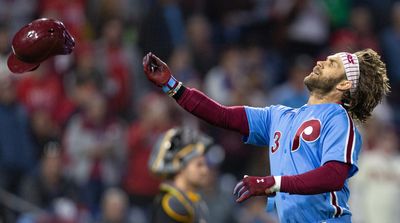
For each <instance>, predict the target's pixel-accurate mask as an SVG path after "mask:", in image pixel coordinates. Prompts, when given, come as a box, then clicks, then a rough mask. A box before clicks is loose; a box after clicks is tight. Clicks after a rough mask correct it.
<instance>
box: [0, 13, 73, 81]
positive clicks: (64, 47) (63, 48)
mask: <svg viewBox="0 0 400 223" xmlns="http://www.w3.org/2000/svg"><path fill="white" fill-rule="evenodd" d="M74 46H75V40H74V38H73V37H72V36H71V35H70V34H69V32H68V30H67V29H66V28H65V26H64V24H63V23H62V22H60V21H58V20H54V19H47V18H42V19H37V20H35V21H33V22H31V23H29V24H28V25H25V26H24V27H22V28H21V29H20V30H19V31H18V32H17V33H16V34H15V35H14V38H13V40H12V46H11V48H12V53H11V54H10V56H9V57H8V61H7V65H8V68H9V69H10V71H11V72H13V73H23V72H27V71H33V70H35V69H36V68H38V67H39V65H40V63H41V62H43V61H44V60H46V59H47V58H49V57H51V56H55V55H62V54H70V53H71V52H72V50H73V48H74Z"/></svg>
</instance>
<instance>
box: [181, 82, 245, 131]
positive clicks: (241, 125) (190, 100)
mask: <svg viewBox="0 0 400 223" xmlns="http://www.w3.org/2000/svg"><path fill="white" fill-rule="evenodd" d="M177 102H178V104H179V105H180V106H181V107H182V108H184V109H185V110H187V111H188V112H190V113H192V114H193V115H195V116H197V117H199V118H201V119H203V120H204V121H206V122H208V123H210V124H212V125H216V126H219V127H221V128H225V129H229V130H234V131H237V132H240V133H241V134H242V135H244V136H248V135H249V124H248V121H247V116H246V111H245V109H244V107H243V106H223V105H221V104H219V103H218V102H216V101H214V100H212V99H211V98H209V97H207V96H206V95H205V94H203V93H202V92H200V91H198V90H196V89H194V88H193V89H191V88H186V89H185V91H184V92H183V94H182V96H181V97H179V99H178V100H177Z"/></svg>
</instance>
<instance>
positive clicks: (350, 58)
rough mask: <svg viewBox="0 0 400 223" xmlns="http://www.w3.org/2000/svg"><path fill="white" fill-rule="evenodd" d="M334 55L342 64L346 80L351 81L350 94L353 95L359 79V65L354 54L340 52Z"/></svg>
mask: <svg viewBox="0 0 400 223" xmlns="http://www.w3.org/2000/svg"><path fill="white" fill-rule="evenodd" d="M336 55H338V56H339V58H340V59H341V60H342V62H343V66H344V71H345V73H346V77H347V80H349V81H351V88H350V94H353V93H354V92H355V91H356V88H357V86H358V80H359V79H360V65H359V63H358V58H357V56H356V55H355V54H351V53H347V52H341V53H338V54H336Z"/></svg>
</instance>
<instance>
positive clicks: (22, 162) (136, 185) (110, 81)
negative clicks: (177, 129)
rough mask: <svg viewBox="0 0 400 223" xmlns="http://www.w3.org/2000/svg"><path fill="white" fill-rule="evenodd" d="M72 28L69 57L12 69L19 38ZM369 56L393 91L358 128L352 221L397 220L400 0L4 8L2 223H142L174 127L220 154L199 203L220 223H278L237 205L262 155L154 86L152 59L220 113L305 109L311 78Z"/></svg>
mask: <svg viewBox="0 0 400 223" xmlns="http://www.w3.org/2000/svg"><path fill="white" fill-rule="evenodd" d="M41 17H48V18H55V19H59V20H61V21H63V22H64V24H65V25H66V27H67V28H68V29H69V31H70V32H71V34H72V35H73V36H74V37H75V40H76V47H75V50H74V53H73V54H72V55H70V56H57V57H55V58H53V59H51V60H49V61H47V62H45V63H43V64H42V65H41V66H40V68H39V69H37V70H35V71H33V72H31V73H26V74H10V72H9V71H8V68H7V65H6V61H7V57H8V55H9V53H10V51H11V47H10V42H11V38H12V36H13V34H14V33H15V32H16V31H17V30H18V29H19V28H20V27H21V26H23V25H25V24H27V23H29V22H30V21H32V20H33V19H36V18H41ZM364 48H372V49H374V50H376V51H378V52H379V53H380V54H381V55H382V56H383V58H384V61H385V62H386V64H387V69H388V76H389V77H390V80H391V86H392V93H391V94H390V96H389V97H388V98H386V99H385V100H384V102H383V103H382V105H380V106H379V107H378V108H377V109H376V111H375V112H374V116H373V118H372V119H371V120H370V121H369V122H367V123H365V124H362V125H360V128H361V131H362V134H363V137H364V138H363V142H364V143H363V152H362V153H361V155H360V160H359V167H360V171H359V173H358V175H356V176H355V177H354V178H352V180H351V188H352V192H351V195H352V198H351V204H350V205H351V208H352V210H353V220H354V222H356V223H357V222H360V223H361V222H397V221H399V219H400V216H399V214H400V208H399V207H398V205H396V201H397V200H398V199H399V198H400V189H399V188H400V156H399V140H398V138H399V137H398V136H399V131H400V128H399V126H400V125H399V124H400V98H399V97H400V63H399V62H398V59H399V58H400V2H396V1H393V0H352V1H349V0H279V1H278V0H217V1H216V0H69V1H65V0H36V1H32V0H12V1H10V0H0V123H1V128H0V222H7V223H8V222H18V223H47V222H55V223H57V222H59V223H64V222H68V223H74V222H102V223H127V222H138V223H144V222H148V221H149V217H150V215H151V205H152V200H153V198H154V196H155V195H156V194H157V192H158V186H159V183H160V180H159V179H157V178H155V177H154V176H152V175H151V174H150V173H149V171H148V169H147V162H148V158H149V155H150V151H151V149H152V147H153V146H154V143H155V141H156V140H157V138H158V137H159V135H160V134H162V133H163V132H164V131H165V130H167V129H168V128H170V127H173V126H178V125H180V126H187V127H189V128H193V129H199V130H202V131H204V132H205V133H207V134H209V135H211V136H213V138H214V140H215V142H216V143H217V144H218V145H220V146H221V147H222V148H223V150H222V152H221V151H220V152H219V153H216V154H213V156H211V157H213V159H215V160H214V163H217V164H216V165H213V167H212V169H211V170H212V171H211V174H210V176H209V186H207V188H206V189H205V190H204V191H203V198H204V200H205V201H206V202H207V204H208V205H209V209H210V215H211V219H212V221H211V222H215V223H223V222H238V223H256V222H277V219H276V216H275V214H274V213H273V212H266V210H265V205H266V204H265V199H264V198H260V199H255V198H254V199H251V201H248V202H246V203H245V204H243V205H237V204H235V203H234V199H233V197H232V196H231V189H232V188H233V185H234V184H235V182H236V180H237V179H239V178H241V177H243V175H244V174H249V175H267V174H268V173H269V170H268V150H267V148H261V149H260V148H253V147H252V146H249V145H244V144H243V143H242V142H241V136H240V135H238V134H237V133H232V132H229V131H226V130H221V129H218V128H214V127H211V126H210V125H208V124H206V123H204V122H202V121H199V120H198V119H196V118H195V117H193V116H191V115H190V114H187V113H186V112H184V111H183V109H181V108H180V107H179V106H177V105H175V102H174V100H173V99H171V98H169V97H168V96H166V95H163V94H162V93H161V91H160V89H158V88H157V87H154V86H152V85H151V84H150V83H148V81H147V80H146V78H145V76H144V74H143V71H142V67H141V63H142V57H143V55H145V53H147V52H149V51H152V52H154V53H155V54H156V55H158V56H159V57H160V58H161V59H162V60H164V61H166V62H167V63H168V65H169V66H170V68H171V70H172V71H173V73H174V76H175V77H176V78H177V79H178V80H180V81H182V82H183V83H185V85H186V86H188V87H195V88H198V89H200V90H202V91H204V92H205V93H206V94H207V95H209V96H210V97H211V98H213V99H215V100H216V101H218V102H220V103H222V104H224V105H251V106H262V107H264V106H267V105H270V104H284V105H287V106H293V107H299V106H302V105H303V104H305V103H306V102H307V97H308V94H307V90H306V89H305V88H304V85H303V79H304V77H305V76H306V75H308V74H309V72H310V71H311V70H312V67H313V66H314V64H315V62H316V61H317V60H319V59H324V58H326V56H328V55H329V54H331V53H333V52H339V51H351V52H354V51H357V50H360V49H364Z"/></svg>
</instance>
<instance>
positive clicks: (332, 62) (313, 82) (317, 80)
mask: <svg viewBox="0 0 400 223" xmlns="http://www.w3.org/2000/svg"><path fill="white" fill-rule="evenodd" d="M345 78H346V77H345V71H344V66H343V63H342V61H341V60H340V58H339V56H337V55H332V56H329V57H327V59H326V60H324V61H318V62H317V65H316V66H315V67H314V68H313V70H312V72H311V73H310V74H309V75H308V76H307V77H305V78H304V84H305V85H306V86H307V88H308V90H309V91H310V92H313V91H318V92H320V93H322V94H326V93H328V92H330V91H332V90H333V89H334V88H335V86H336V85H337V84H338V83H339V82H340V81H342V80H345Z"/></svg>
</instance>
